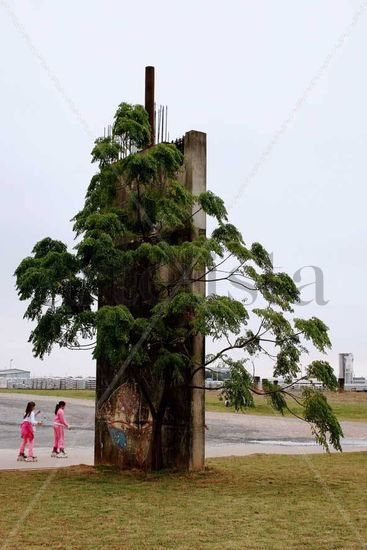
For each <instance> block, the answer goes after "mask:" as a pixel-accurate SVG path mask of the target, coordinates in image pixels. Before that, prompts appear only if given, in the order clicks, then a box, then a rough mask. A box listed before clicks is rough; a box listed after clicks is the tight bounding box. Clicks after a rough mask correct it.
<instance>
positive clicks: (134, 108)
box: [113, 103, 150, 149]
mask: <svg viewBox="0 0 367 550" xmlns="http://www.w3.org/2000/svg"><path fill="white" fill-rule="evenodd" d="M113 133H114V135H116V136H120V137H122V138H123V139H124V140H126V141H128V142H129V143H130V144H132V145H134V146H135V147H137V148H138V149H143V148H144V147H147V146H148V145H149V141H150V126H149V118H148V113H147V112H146V111H145V109H144V107H142V105H129V104H128V103H120V105H119V106H118V109H117V111H116V114H115V123H114V125H113Z"/></svg>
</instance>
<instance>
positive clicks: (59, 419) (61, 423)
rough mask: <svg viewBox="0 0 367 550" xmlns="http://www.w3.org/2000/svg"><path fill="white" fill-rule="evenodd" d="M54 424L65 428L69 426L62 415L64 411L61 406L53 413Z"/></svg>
mask: <svg viewBox="0 0 367 550" xmlns="http://www.w3.org/2000/svg"><path fill="white" fill-rule="evenodd" d="M54 426H65V427H66V428H68V427H69V424H68V423H67V422H66V420H65V417H64V411H63V409H61V408H60V409H59V410H58V411H57V413H56V414H55V418H54Z"/></svg>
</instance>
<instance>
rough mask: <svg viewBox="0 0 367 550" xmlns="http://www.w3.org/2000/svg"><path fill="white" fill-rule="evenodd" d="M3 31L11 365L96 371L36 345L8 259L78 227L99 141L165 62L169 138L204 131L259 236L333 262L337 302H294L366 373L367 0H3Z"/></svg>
mask: <svg viewBox="0 0 367 550" xmlns="http://www.w3.org/2000/svg"><path fill="white" fill-rule="evenodd" d="M0 36H1V41H2V47H1V54H0V84H1V102H0V121H1V149H0V154H1V172H0V181H1V198H2V200H1V216H0V239H1V251H2V255H1V258H2V262H1V275H0V277H1V278H0V283H1V296H0V304H1V309H0V334H1V354H0V367H1V368H5V367H8V366H9V364H10V360H11V359H13V365H14V366H16V367H18V368H24V369H30V370H31V371H32V374H36V375H48V374H51V373H52V374H55V375H64V374H66V373H67V374H75V375H87V374H88V375H92V374H94V371H95V367H94V364H93V362H92V360H91V357H90V356H89V355H88V354H87V353H86V352H71V351H65V350H64V351H61V350H58V349H55V351H54V352H53V354H52V355H51V356H49V357H47V358H45V359H44V360H43V361H40V360H38V359H34V358H33V357H32V351H31V347H30V345H29V344H28V343H27V338H28V334H29V332H30V330H31V325H30V324H29V323H28V322H26V321H24V320H23V319H22V316H23V313H24V309H25V304H24V303H21V302H19V301H18V298H17V294H16V292H15V289H14V283H15V281H14V278H13V276H12V274H13V272H14V269H15V268H16V266H17V265H18V263H19V262H20V260H21V259H22V258H23V257H24V256H26V255H28V254H29V253H30V251H31V249H32V247H33V245H34V243H35V242H37V241H38V240H40V239H42V238H43V237H45V236H51V237H53V238H55V239H61V240H63V241H65V242H67V243H70V244H72V243H73V234H72V224H71V223H69V220H70V219H71V218H72V216H73V215H74V214H75V213H76V212H77V211H78V210H79V209H80V207H81V206H82V203H83V198H84V194H85V190H86V187H87V185H88V183H89V180H90V177H91V176H92V175H93V173H94V171H95V166H93V165H91V164H90V150H91V148H92V145H93V140H94V138H95V137H97V136H99V135H101V133H103V127H104V126H105V125H107V124H108V123H110V122H111V121H112V117H113V114H114V111H115V109H116V107H117V105H118V104H119V103H120V102H121V101H127V102H131V103H143V101H144V96H143V95H144V67H145V66H146V65H155V67H156V97H157V102H158V103H161V104H166V105H168V111H169V130H170V135H171V137H179V136H181V135H182V134H183V133H184V132H185V131H188V130H191V129H194V130H201V131H204V132H207V134H208V188H209V189H211V190H212V191H214V192H215V193H217V194H219V195H221V196H222V197H223V198H224V199H225V201H226V203H227V204H228V206H229V207H230V218H231V221H232V222H233V223H234V224H236V225H237V226H238V227H239V228H240V229H241V231H242V233H243V235H244V237H245V240H246V241H247V242H252V241H254V240H256V241H260V242H262V243H263V244H264V245H265V246H266V247H267V249H268V250H269V251H271V252H273V254H274V264H275V265H276V266H277V267H279V268H281V269H282V270H285V271H287V272H289V273H290V274H291V275H293V274H295V273H296V272H297V271H298V270H300V269H301V268H302V267H304V266H316V267H317V268H319V270H321V271H322V273H323V277H324V287H323V288H322V287H321V286H320V287H319V298H318V301H319V302H321V301H322V300H323V301H324V302H327V304H324V305H321V303H319V304H317V303H316V293H315V287H314V286H309V287H308V288H306V289H305V290H304V292H303V297H304V300H305V301H309V300H312V302H311V303H309V304H308V305H305V306H302V307H300V308H299V310H300V311H297V313H301V314H302V315H303V316H307V317H309V316H312V315H317V316H319V317H320V318H322V319H323V320H324V321H325V322H326V323H327V325H328V326H329V327H330V331H331V338H332V342H333V349H332V352H331V353H330V354H329V359H330V361H331V362H332V364H333V365H334V366H335V367H336V365H337V355H338V353H339V352H352V353H353V354H354V356H355V372H356V373H357V374H360V375H367V347H366V322H365V310H366V307H367V293H366V289H365V274H366V266H367V257H366V235H367V233H366V228H367V221H366V219H367V216H366V208H367V206H366V176H367V167H366V163H367V155H366V150H367V120H366V119H367V116H366V97H367V78H366V63H365V56H366V51H367V2H366V1H364V2H361V1H360V0H358V1H357V0H355V1H354V0H298V1H297V2H295V1H294V0H277V1H276V2H275V1H274V0H256V1H255V0H238V1H233V0H228V1H227V2H219V1H218V2H215V1H213V0H210V1H209V0H185V1H184V2H172V1H171V2H168V1H163V0H155V1H154V2H151V1H148V0H144V1H140V2H139V1H135V2H123V1H112V0H103V1H102V0H97V1H96V0H79V1H78V2H75V1H73V2H72V1H71V0H63V2H54V1H52V0H28V2H21V1H9V0H6V1H1V2H0ZM314 280H315V270H314V269H312V268H305V269H303V270H301V281H300V282H299V284H300V285H305V284H308V283H313V282H314ZM265 371H266V369H264V373H265Z"/></svg>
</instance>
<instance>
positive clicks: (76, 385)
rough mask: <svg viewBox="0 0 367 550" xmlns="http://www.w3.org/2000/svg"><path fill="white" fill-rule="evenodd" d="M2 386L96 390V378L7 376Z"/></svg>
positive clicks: (10, 387) (2, 381) (25, 388)
mask: <svg viewBox="0 0 367 550" xmlns="http://www.w3.org/2000/svg"><path fill="white" fill-rule="evenodd" d="M0 387H2V388H8V389H17V390H21V389H24V390H95V389H96V379H95V378H92V377H91V378H71V377H67V378H46V377H43V378H5V379H2V380H1V379H0Z"/></svg>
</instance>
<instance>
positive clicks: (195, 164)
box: [180, 130, 206, 470]
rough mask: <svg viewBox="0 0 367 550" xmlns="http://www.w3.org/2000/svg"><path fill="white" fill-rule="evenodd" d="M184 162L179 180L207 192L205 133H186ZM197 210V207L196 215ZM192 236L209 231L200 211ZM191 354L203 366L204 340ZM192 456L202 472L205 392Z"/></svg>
mask: <svg viewBox="0 0 367 550" xmlns="http://www.w3.org/2000/svg"><path fill="white" fill-rule="evenodd" d="M184 151H185V160H184V167H183V172H182V173H181V175H180V180H181V181H183V182H184V184H185V186H186V187H187V189H188V190H189V191H191V193H193V194H194V195H199V194H200V193H203V192H205V191H206V134H204V133H203V132H197V131H195V130H191V131H190V132H187V133H186V134H185V139H184ZM196 210H198V207H197V205H194V207H193V212H196ZM193 224H194V228H193V235H192V237H193V238H195V237H197V236H200V235H203V234H204V235H205V232H206V214H205V212H203V211H200V212H197V213H196V214H195V216H194V218H193ZM193 275H194V278H197V277H200V276H201V275H202V273H200V272H198V271H195V272H194V274H193ZM205 287H206V285H205V282H203V281H197V282H195V283H193V286H192V288H193V290H194V291H195V292H196V293H198V294H202V295H203V296H204V295H205ZM192 353H193V361H194V364H195V365H194V367H193V368H194V369H196V368H197V366H198V365H203V364H204V361H205V338H204V337H203V336H202V335H198V336H196V337H195V338H194V339H193V342H192ZM192 385H193V386H199V387H204V385H205V373H204V370H199V371H198V372H196V373H195V375H194V376H193V379H192ZM191 414H192V417H191V422H192V425H191V438H192V439H191V453H190V469H191V470H201V469H203V468H204V461H205V430H204V426H205V390H203V389H193V390H192V402H191Z"/></svg>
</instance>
